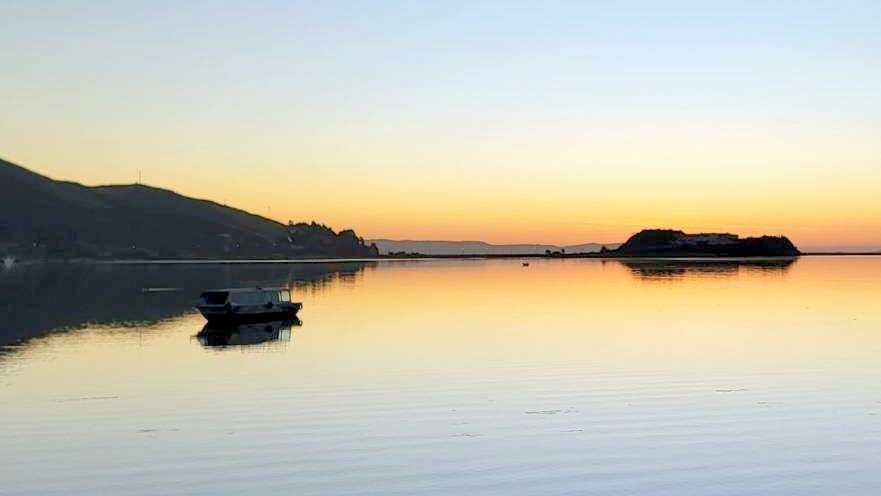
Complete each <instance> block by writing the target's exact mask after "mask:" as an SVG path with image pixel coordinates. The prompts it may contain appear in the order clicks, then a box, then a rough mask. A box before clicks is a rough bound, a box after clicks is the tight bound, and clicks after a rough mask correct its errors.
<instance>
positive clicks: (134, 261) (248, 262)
mask: <svg viewBox="0 0 881 496" xmlns="http://www.w3.org/2000/svg"><path fill="white" fill-rule="evenodd" d="M865 256H876V257H877V256H881V252H808V253H802V254H800V255H796V256H755V257H729V256H715V255H684V256H655V255H628V256H615V255H609V254H600V253H573V254H566V255H551V256H548V255H545V254H539V253H536V254H482V255H481V254H478V255H474V254H472V255H467V254H462V255H412V256H403V257H393V256H380V257H377V258H291V259H286V258H282V259H276V258H271V259H156V260H153V259H131V260H126V259H118V260H99V259H47V260H18V259H16V260H15V261H14V262H13V264H12V265H11V267H15V266H17V265H30V264H41V263H63V264H89V265H259V264H281V265H283V264H324V263H327V264H329V263H375V262H406V261H438V260H492V259H502V260H505V259H512V260H516V259H530V260H534V259H548V260H566V259H596V260H689V261H714V260H718V261H730V260H746V261H749V260H773V259H796V258H800V257H865Z"/></svg>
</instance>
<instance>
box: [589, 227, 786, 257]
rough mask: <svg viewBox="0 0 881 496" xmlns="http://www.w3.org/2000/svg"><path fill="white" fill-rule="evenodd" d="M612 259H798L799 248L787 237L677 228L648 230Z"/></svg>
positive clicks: (614, 252) (608, 253)
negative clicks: (744, 236)
mask: <svg viewBox="0 0 881 496" xmlns="http://www.w3.org/2000/svg"><path fill="white" fill-rule="evenodd" d="M600 255H601V256H607V257H608V256H611V257H796V256H799V255H801V252H800V251H799V250H798V248H796V247H795V245H794V244H792V241H790V240H789V238H787V237H786V236H759V237H752V238H741V237H740V236H738V235H736V234H729V233H699V234H686V233H685V232H683V231H677V230H673V229H645V230H643V231H640V232H638V233H636V234H634V235H633V236H631V237H630V239H628V240H627V241H626V242H625V243H624V244H622V245H621V246H620V247H618V248H617V249H615V250H602V251H601V252H600Z"/></svg>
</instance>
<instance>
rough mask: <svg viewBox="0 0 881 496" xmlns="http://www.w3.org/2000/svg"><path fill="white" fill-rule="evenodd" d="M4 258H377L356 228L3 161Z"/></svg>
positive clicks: (0, 231) (0, 232)
mask: <svg viewBox="0 0 881 496" xmlns="http://www.w3.org/2000/svg"><path fill="white" fill-rule="evenodd" d="M0 191H3V194H2V195H0V256H5V255H12V256H17V257H20V258H47V259H69V258H123V259H132V258H290V257H323V256H326V257H374V256H377V255H378V252H377V250H376V248H375V247H370V246H367V245H365V243H364V240H363V239H361V238H359V237H358V236H357V235H356V234H355V233H354V231H351V230H348V231H342V232H340V233H335V232H334V231H333V230H331V229H330V228H328V227H326V226H323V225H320V224H316V223H314V222H313V223H311V224H305V223H300V224H292V223H291V224H288V225H287V226H286V225H284V224H281V223H279V222H276V221H274V220H271V219H267V218H265V217H261V216H258V215H254V214H250V213H248V212H245V211H243V210H239V209H236V208H231V207H227V206H224V205H220V204H217V203H215V202H212V201H208V200H198V199H195V198H189V197H186V196H183V195H180V194H177V193H175V192H173V191H169V190H164V189H159V188H153V187H150V186H144V185H140V184H129V185H117V186H96V187H88V186H83V185H81V184H77V183H71V182H64V181H55V180H52V179H50V178H48V177H45V176H41V175H39V174H36V173H34V172H31V171H29V170H27V169H25V168H24V167H21V166H18V165H15V164H13V163H10V162H7V161H5V160H2V159H0Z"/></svg>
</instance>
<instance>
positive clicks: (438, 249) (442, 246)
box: [367, 239, 619, 255]
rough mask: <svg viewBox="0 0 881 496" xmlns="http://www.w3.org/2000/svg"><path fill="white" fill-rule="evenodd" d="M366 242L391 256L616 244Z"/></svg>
mask: <svg viewBox="0 0 881 496" xmlns="http://www.w3.org/2000/svg"><path fill="white" fill-rule="evenodd" d="M367 243H370V244H375V245H376V247H377V248H379V253H381V254H383V255H388V254H393V253H407V254H412V253H418V254H422V255H535V254H543V253H546V252H547V251H551V252H562V251H563V250H565V252H566V253H596V252H599V251H600V250H601V249H602V248H603V246H605V247H606V249H615V248H617V247H618V245H619V244H618V243H611V244H605V245H603V244H600V243H585V244H580V245H568V246H557V245H540V244H513V245H494V244H490V243H485V242H483V241H415V240H393V239H370V240H367Z"/></svg>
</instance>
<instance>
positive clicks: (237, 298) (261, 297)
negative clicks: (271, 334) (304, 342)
mask: <svg viewBox="0 0 881 496" xmlns="http://www.w3.org/2000/svg"><path fill="white" fill-rule="evenodd" d="M196 308H198V309H199V311H200V312H201V313H202V315H203V316H204V317H205V318H206V319H208V321H209V322H217V323H233V324H235V323H245V322H266V321H272V320H285V319H292V318H294V317H296V315H297V312H299V311H300V309H301V308H303V304H302V303H298V302H292V301H291V291H290V290H289V289H287V288H261V287H256V288H227V289H212V290H208V291H204V292H202V294H201V296H200V297H199V303H198V304H197V305H196Z"/></svg>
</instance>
